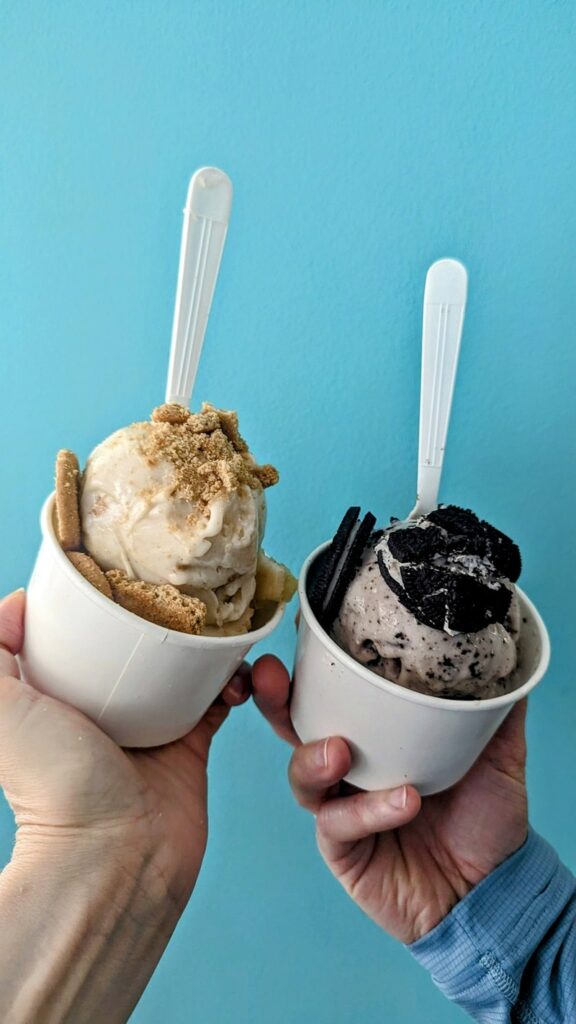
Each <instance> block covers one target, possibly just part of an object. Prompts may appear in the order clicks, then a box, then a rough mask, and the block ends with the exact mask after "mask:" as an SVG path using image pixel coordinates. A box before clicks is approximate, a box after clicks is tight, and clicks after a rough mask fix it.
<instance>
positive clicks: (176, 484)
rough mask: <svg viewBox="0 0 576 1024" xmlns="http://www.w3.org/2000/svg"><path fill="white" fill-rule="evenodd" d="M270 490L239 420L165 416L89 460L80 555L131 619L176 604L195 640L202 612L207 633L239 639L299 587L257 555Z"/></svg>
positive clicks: (166, 409)
mask: <svg viewBox="0 0 576 1024" xmlns="http://www.w3.org/2000/svg"><path fill="white" fill-rule="evenodd" d="M277 480H278V473H277V471H276V470H275V469H274V468H273V467H272V466H270V465H259V464H258V463H257V462H256V461H255V459H254V458H253V457H252V455H251V454H250V451H249V449H248V445H247V444H246V442H245V441H244V439H243V438H242V437H241V435H240V433H239V430H238V418H237V415H236V413H234V412H228V411H224V410H220V409H216V408H214V407H213V406H211V405H208V404H205V405H204V406H203V407H202V410H201V412H199V413H190V412H189V411H188V410H187V409H185V408H183V407H182V406H180V405H163V406H160V407H159V408H157V409H155V410H154V412H153V414H152V417H151V420H150V421H149V422H143V423H133V424H131V425H130V426H128V427H124V428H122V429H120V430H118V431H116V432H115V433H114V434H112V435H111V436H110V437H108V438H107V439H106V440H105V441H103V442H102V443H101V444H99V445H98V446H97V447H96V448H95V449H94V451H93V452H92V454H91V455H90V457H89V458H88V460H87V463H86V467H85V469H84V472H83V474H82V476H81V482H80V499H79V500H80V524H81V536H82V547H83V549H84V551H85V552H86V554H87V556H90V558H92V560H93V562H94V563H95V565H96V566H97V567H99V568H100V569H101V570H102V571H103V572H104V573H106V574H107V576H108V581H109V583H110V584H111V586H112V591H113V596H114V599H116V600H118V601H119V602H120V603H123V604H124V606H125V607H128V608H129V609H130V610H135V609H136V608H137V607H139V606H140V605H139V602H140V603H141V602H142V600H143V599H145V600H146V607H147V608H149V609H150V610H151V611H150V615H151V616H152V615H153V614H154V608H155V607H156V606H157V605H158V604H159V603H160V604H163V603H164V604H165V603H166V600H165V599H166V598H167V597H171V605H172V609H171V611H172V613H173V610H174V608H175V607H177V606H178V604H182V605H186V602H187V600H188V605H189V611H190V614H191V622H192V627H193V631H197V629H199V628H200V627H199V625H198V623H199V618H198V609H199V608H200V607H201V606H202V622H201V631H202V632H203V633H207V634H216V635H226V634H236V633H242V632H246V631H247V630H249V629H250V625H251V620H252V616H253V614H254V606H255V601H258V600H276V601H280V600H287V599H289V597H291V596H292V593H293V592H294V588H295V581H294V580H293V577H292V576H291V574H290V573H289V572H288V570H287V569H285V568H284V567H283V566H280V565H278V564H277V563H275V562H273V561H272V560H271V559H269V558H268V557H267V556H266V555H264V554H263V552H262V551H261V543H262V538H263V534H264V526H265V519H266V502H265V497H264V489H265V488H266V487H269V486H271V485H272V484H275V483H276V482H277ZM166 587H170V588H172V589H173V590H174V589H175V592H176V593H175V594H172V593H171V591H167V590H166V589H164V590H162V589H161V588H166ZM154 588H156V589H157V591H158V592H155V590H154ZM178 595H179V596H178ZM190 599H193V601H194V604H191V602H190ZM143 614H145V609H144V610H143ZM189 617H190V616H189ZM192 627H191V628H192Z"/></svg>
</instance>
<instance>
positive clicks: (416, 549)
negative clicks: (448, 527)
mask: <svg viewBox="0 0 576 1024" xmlns="http://www.w3.org/2000/svg"><path fill="white" fill-rule="evenodd" d="M388 549H389V551H390V554H391V555H392V556H393V557H394V558H396V559H397V560H398V561H399V562H424V561H428V560H429V559H431V558H433V556H434V555H436V554H444V552H445V551H446V550H447V548H446V540H445V535H444V534H443V533H442V530H439V529H438V528H437V527H436V526H429V527H427V529H426V530H421V529H419V527H417V526H406V527H399V528H398V529H396V530H391V531H390V533H389V534H388Z"/></svg>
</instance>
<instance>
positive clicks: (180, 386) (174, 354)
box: [166, 167, 232, 407]
mask: <svg viewBox="0 0 576 1024" xmlns="http://www.w3.org/2000/svg"><path fill="white" fill-rule="evenodd" d="M231 207H232V183H231V181H230V179H229V177H228V176H227V175H226V174H224V172H223V171H219V170H218V168H216V167H202V168H201V169H200V170H199V171H196V173H195V174H194V176H193V177H192V179H191V181H190V186H189V188H188V196H187V199H186V206H185V208H184V226H183V228H182V243H181V246H180V265H179V268H178V286H177V289H176V305H175V308H174V323H173V326H172V342H171V346H170V364H169V367H168V380H167V383H166V401H167V402H178V403H179V404H180V405H184V406H186V407H188V406H189V405H190V399H191V397H192V389H193V387H194V381H195V379H196V373H197V370H198V363H199V361H200V353H201V352H202V344H203V342H204V334H205V333H206V324H207V322H208V315H209V313H210V306H211V305H212V296H213V295H214V288H215V285H216V279H217V277H218V270H219V269H220V261H221V259H222V252H223V249H224V241H225V239H226V231H227V229H228V220H229V218H230V209H231Z"/></svg>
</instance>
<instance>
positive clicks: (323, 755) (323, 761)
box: [314, 739, 330, 768]
mask: <svg viewBox="0 0 576 1024" xmlns="http://www.w3.org/2000/svg"><path fill="white" fill-rule="evenodd" d="M329 743H330V739H327V740H324V742H323V743H317V744H316V749H315V750H314V760H315V761H316V764H317V765H318V767H319V768H327V767H328V744H329Z"/></svg>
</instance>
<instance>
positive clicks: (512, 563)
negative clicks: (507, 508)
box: [377, 505, 521, 633]
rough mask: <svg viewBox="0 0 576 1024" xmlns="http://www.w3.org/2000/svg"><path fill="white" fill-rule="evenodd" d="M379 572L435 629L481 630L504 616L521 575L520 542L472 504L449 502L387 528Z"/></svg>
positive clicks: (380, 554) (413, 612)
mask: <svg viewBox="0 0 576 1024" xmlns="http://www.w3.org/2000/svg"><path fill="white" fill-rule="evenodd" d="M386 540H387V547H388V554H389V555H390V556H391V557H392V560H393V561H394V563H395V565H396V568H395V569H394V575H392V573H391V572H390V569H389V567H388V565H389V559H388V557H387V556H386V557H385V554H384V552H383V551H382V550H379V551H378V552H377V558H378V566H379V568H380V572H381V574H382V576H383V578H384V579H385V581H386V583H387V584H388V586H389V587H390V589H391V590H392V591H393V592H394V593H395V594H396V596H397V597H398V598H399V600H400V601H401V602H402V604H403V605H404V606H405V607H406V608H408V610H409V611H410V612H412V614H413V615H414V616H415V618H416V619H418V621H419V622H422V623H424V624H425V625H427V626H430V627H432V628H433V629H439V630H446V631H448V632H450V633H476V632H478V631H479V630H481V629H484V628H485V627H486V626H487V625H489V624H490V623H494V622H504V621H505V619H506V616H507V615H508V612H509V610H510V604H511V601H512V589H511V587H510V585H509V583H508V580H511V581H512V582H515V581H516V580H517V579H518V576H519V575H520V569H521V561H520V552H519V550H518V547H517V546H516V544H514V542H513V541H512V540H510V538H509V537H507V536H506V535H505V534H503V533H501V532H500V531H499V530H496V529H495V527H493V526H491V525H490V523H486V522H484V521H483V520H481V519H479V518H478V516H476V515H475V514H474V512H471V511H470V510H469V509H461V508H458V507H457V506H455V505H448V506H444V507H441V508H438V509H435V510H434V511H433V512H430V513H429V514H428V515H427V516H422V517H421V518H420V519H419V520H416V521H415V522H414V523H410V524H407V525H406V526H405V527H401V528H396V529H392V530H390V531H388V533H387V536H386Z"/></svg>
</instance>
